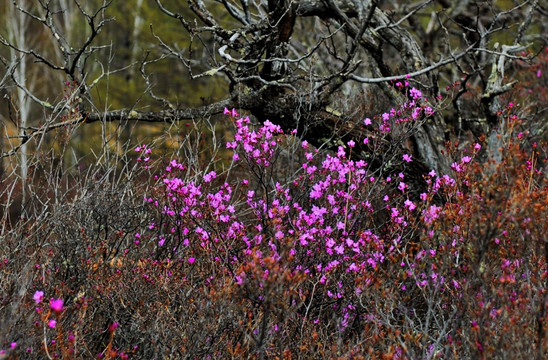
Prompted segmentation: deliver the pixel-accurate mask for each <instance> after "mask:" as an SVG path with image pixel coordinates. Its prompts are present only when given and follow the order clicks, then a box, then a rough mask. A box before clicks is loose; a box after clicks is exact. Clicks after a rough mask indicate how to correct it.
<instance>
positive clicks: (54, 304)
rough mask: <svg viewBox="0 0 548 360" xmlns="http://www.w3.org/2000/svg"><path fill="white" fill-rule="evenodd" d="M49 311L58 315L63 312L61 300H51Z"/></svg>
mask: <svg viewBox="0 0 548 360" xmlns="http://www.w3.org/2000/svg"><path fill="white" fill-rule="evenodd" d="M49 306H50V307H51V310H53V311H55V312H58V313H60V312H61V311H63V299H51V300H50V302H49Z"/></svg>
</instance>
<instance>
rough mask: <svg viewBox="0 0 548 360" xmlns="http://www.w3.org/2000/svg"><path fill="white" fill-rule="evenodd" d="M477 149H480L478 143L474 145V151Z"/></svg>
mask: <svg viewBox="0 0 548 360" xmlns="http://www.w3.org/2000/svg"><path fill="white" fill-rule="evenodd" d="M479 149H481V145H480V144H478V143H476V145H474V150H476V151H477V150H479Z"/></svg>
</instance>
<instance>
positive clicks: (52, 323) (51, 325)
mask: <svg viewBox="0 0 548 360" xmlns="http://www.w3.org/2000/svg"><path fill="white" fill-rule="evenodd" d="M55 325H57V321H56V320H54V319H51V320H50V321H48V326H49V327H50V328H52V329H53V328H54V327H55Z"/></svg>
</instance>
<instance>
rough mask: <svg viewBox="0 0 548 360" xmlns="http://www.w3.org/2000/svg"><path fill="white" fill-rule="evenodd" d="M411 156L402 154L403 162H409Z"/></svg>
mask: <svg viewBox="0 0 548 360" xmlns="http://www.w3.org/2000/svg"><path fill="white" fill-rule="evenodd" d="M412 156H413V155H409V154H403V161H406V162H411V157H412Z"/></svg>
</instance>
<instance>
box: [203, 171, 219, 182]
mask: <svg viewBox="0 0 548 360" xmlns="http://www.w3.org/2000/svg"><path fill="white" fill-rule="evenodd" d="M216 177H217V174H216V173H215V171H211V172H209V173H207V174H205V175H204V182H206V183H208V182H211V180H213V179H215V178H216Z"/></svg>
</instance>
